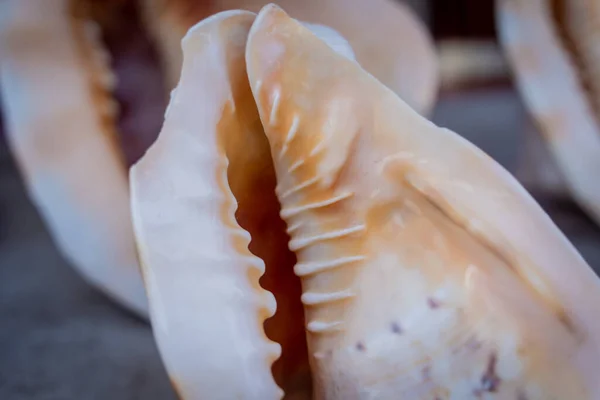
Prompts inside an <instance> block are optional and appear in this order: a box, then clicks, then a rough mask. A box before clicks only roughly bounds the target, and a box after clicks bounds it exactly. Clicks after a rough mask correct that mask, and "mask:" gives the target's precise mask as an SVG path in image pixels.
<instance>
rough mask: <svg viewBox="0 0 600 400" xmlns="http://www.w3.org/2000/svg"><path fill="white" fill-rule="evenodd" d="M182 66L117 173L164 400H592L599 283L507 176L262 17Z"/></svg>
mask: <svg viewBox="0 0 600 400" xmlns="http://www.w3.org/2000/svg"><path fill="white" fill-rule="evenodd" d="M183 54H184V61H183V69H182V72H181V79H180V82H179V84H178V86H177V88H176V89H175V91H174V93H173V97H172V99H171V102H170V105H169V108H168V110H167V113H166V115H165V123H164V126H163V129H162V131H161V133H160V136H159V138H158V140H157V142H156V143H155V144H154V145H153V146H152V147H151V148H150V150H149V151H148V152H147V154H146V155H145V156H144V157H143V158H142V159H141V161H139V162H138V164H136V165H135V166H134V167H133V168H132V170H131V185H132V210H133V214H132V215H133V220H134V226H135V233H136V238H137V242H138V247H139V251H140V257H141V261H142V265H143V267H142V269H143V271H144V275H145V278H146V279H145V282H146V283H147V289H148V294H149V298H150V309H151V316H152V317H151V319H152V322H153V326H154V331H155V334H156V338H157V341H158V344H159V348H160V351H161V354H162V356H163V357H164V360H165V363H166V366H167V369H168V370H169V372H170V374H171V376H172V378H173V380H174V383H175V385H176V387H177V388H178V390H179V393H180V395H181V397H183V398H186V399H200V398H211V399H232V398H244V399H276V398H281V396H282V394H283V393H282V391H281V389H280V388H278V386H280V387H281V388H283V390H284V391H285V394H286V395H287V396H288V398H310V396H311V393H310V392H308V393H307V392H306V391H310V390H311V389H310V386H309V385H308V382H306V383H305V379H306V376H305V375H306V370H307V365H308V366H309V367H310V373H311V375H312V382H313V388H312V397H313V398H315V399H397V398H402V399H408V400H410V399H436V398H439V399H478V398H490V399H491V398H494V399H530V400H533V399H596V398H599V396H600V382H599V381H598V379H597V366H598V362H599V361H600V321H599V320H598V318H597V316H598V315H600V281H599V280H598V278H597V277H596V276H595V275H594V273H593V272H592V271H591V269H590V268H589V266H588V265H586V263H585V262H584V260H583V259H582V258H581V257H580V255H579V254H578V253H577V252H576V250H575V249H574V248H573V246H572V245H571V244H570V243H569V242H568V241H567V240H566V238H565V237H564V235H563V234H562V233H561V232H560V231H559V230H558V228H557V227H556V226H555V225H554V224H553V223H552V221H551V220H550V218H549V217H548V215H546V214H545V213H544V211H543V210H542V209H541V208H540V207H539V206H538V205H537V204H536V203H535V202H534V200H533V199H532V198H531V197H530V196H529V195H528V194H527V192H526V191H525V190H524V189H523V188H522V187H521V186H520V185H519V184H518V183H517V181H516V180H515V179H514V178H513V177H512V176H511V175H510V174H509V173H508V172H507V171H505V170H504V169H502V168H501V167H500V166H499V165H498V164H497V163H496V162H494V161H493V160H492V159H490V158H489V157H488V156H486V155H485V154H484V153H483V152H482V151H480V150H479V149H477V148H476V147H475V146H473V145H471V144H470V143H468V142H467V141H465V140H464V139H462V138H461V137H460V136H458V135H456V134H454V133H453V132H451V131H448V130H446V129H441V128H438V127H437V126H435V125H434V124H432V123H431V122H429V121H427V120H426V119H424V118H423V117H421V116H420V115H419V114H418V113H417V112H415V111H414V110H413V109H412V108H411V107H409V106H408V105H407V104H406V103H405V102H404V101H402V100H401V99H400V98H399V97H397V96H396V95H395V94H394V93H393V92H392V91H390V90H389V89H388V88H386V87H385V86H384V85H382V84H381V83H380V82H378V81H377V80H376V79H374V78H373V77H372V76H371V75H369V74H368V73H366V72H365V71H364V70H363V69H362V68H361V67H360V66H359V65H358V64H357V63H356V62H353V61H351V60H349V59H348V58H346V57H344V56H342V55H340V54H337V53H336V52H335V51H332V49H331V47H330V46H328V45H327V44H326V43H324V42H323V41H321V40H320V39H319V38H318V37H317V36H315V35H314V34H313V33H311V32H310V31H309V30H308V29H306V28H305V27H303V26H302V25H301V24H300V23H299V22H297V21H296V20H293V19H291V18H290V17H288V15H287V14H286V13H285V12H284V11H282V10H281V9H280V8H278V7H276V6H273V5H269V6H266V7H265V8H264V9H263V10H262V11H261V12H260V14H259V15H258V16H257V17H256V18H255V16H254V14H251V13H248V12H243V11H230V12H225V13H220V14H217V15H215V16H213V17H211V18H209V19H207V20H205V21H203V22H201V23H199V24H197V25H196V26H194V27H193V28H192V29H190V31H189V32H188V34H187V35H186V37H185V38H184V40H183ZM275 195H276V198H275ZM236 202H237V209H236ZM279 204H280V205H281V206H280V205H279ZM277 214H279V215H280V216H281V218H282V219H283V220H284V221H285V224H284V223H283V222H282V221H281V220H280V219H279V218H278V215H277ZM286 232H287V234H289V235H290V237H289V242H288V237H287V236H286ZM286 242H287V246H286ZM290 250H291V251H292V252H293V253H292V252H290ZM294 263H295V265H294ZM292 270H293V271H294V273H295V275H296V276H297V277H298V279H297V280H294V277H293V276H292V275H291V271H292ZM263 272H264V276H263V278H262V279H261V280H260V282H259V277H260V276H261V275H262V274H263ZM298 280H299V281H301V292H302V293H301V295H300V293H299V292H300V286H299V285H298V282H297V281H298ZM265 289H268V290H270V291H272V292H273V295H272V294H270V293H269V292H268V291H267V290H265ZM295 296H297V297H295ZM299 300H301V301H302V304H303V307H304V315H305V317H304V316H303V315H302V314H301V313H299V310H298V307H299V306H298V305H299ZM276 303H277V304H276ZM275 311H277V312H275ZM274 313H275V316H274V317H273V318H270V317H271V316H272V315H273V314H274ZM297 330H300V332H298V331H297ZM305 335H306V336H305ZM303 340H306V344H305V345H304V344H303ZM275 342H278V343H280V345H279V344H277V343H275ZM304 346H306V347H304ZM279 356H281V358H280V359H279V360H278V361H277V362H275V364H273V368H272V369H271V366H272V363H273V362H274V361H275V360H276V359H277V358H278V357H279ZM302 357H306V359H303V358H302Z"/></svg>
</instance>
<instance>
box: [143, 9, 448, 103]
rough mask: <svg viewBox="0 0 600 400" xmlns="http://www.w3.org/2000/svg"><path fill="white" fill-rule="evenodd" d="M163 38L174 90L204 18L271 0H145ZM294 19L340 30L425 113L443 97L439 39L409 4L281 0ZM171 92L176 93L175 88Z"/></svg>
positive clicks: (364, 60) (372, 68) (150, 22)
mask: <svg viewBox="0 0 600 400" xmlns="http://www.w3.org/2000/svg"><path fill="white" fill-rule="evenodd" d="M140 3H141V5H142V9H143V11H144V13H143V14H144V16H145V20H146V23H147V26H148V28H149V30H150V31H151V32H152V33H153V34H154V36H155V37H156V39H157V42H158V45H159V46H158V47H159V49H160V52H161V54H162V58H163V63H164V66H165V71H166V75H167V84H168V86H169V88H172V87H174V86H175V85H176V83H177V82H178V80H179V73H180V71H181V63H182V61H181V57H182V53H181V48H180V46H179V42H180V40H181V38H182V37H183V36H184V34H185V33H186V32H187V30H188V29H189V28H190V27H191V26H192V25H194V24H195V23H196V22H198V21H199V20H201V19H203V18H205V17H207V16H209V15H211V14H214V13H217V12H220V11H225V10H230V9H243V10H248V11H252V12H258V11H259V10H260V9H261V8H262V7H263V6H265V5H266V4H268V3H269V2H268V1H266V0H208V1H193V0H173V1H170V0H140ZM277 3H278V4H279V5H280V6H281V7H283V8H285V9H286V10H288V12H290V13H291V14H292V15H294V18H296V19H298V20H300V21H304V22H308V23H312V24H318V25H322V26H327V27H330V28H332V29H333V30H335V31H336V32H338V33H339V34H340V35H341V36H342V37H344V38H345V39H346V40H348V42H349V43H350V46H352V49H353V50H354V53H355V54H356V59H357V60H358V62H359V63H360V64H361V66H362V67H363V68H364V69H365V70H367V71H368V72H369V73H371V74H373V75H374V76H375V77H376V78H377V79H379V80H380V81H382V82H383V83H384V84H385V85H387V86H388V87H389V88H391V89H392V90H394V91H395V92H396V93H397V94H398V95H399V96H400V97H401V98H402V99H403V100H404V101H406V102H407V103H408V104H409V105H410V106H411V107H413V108H414V109H415V110H417V111H418V112H419V113H421V114H423V115H427V114H429V113H430V112H431V111H432V109H433V106H434V105H435V101H436V98H437V94H438V87H439V80H440V77H439V71H438V61H437V54H436V50H435V47H434V44H433V39H432V37H431V35H430V34H429V32H428V31H427V28H426V27H425V26H424V24H423V23H422V22H421V21H420V20H419V19H418V17H417V16H416V15H414V13H413V12H412V11H411V10H410V8H409V7H407V6H406V5H404V4H402V3H399V2H397V1H394V0H368V1H365V0H301V1H298V0H279V1H278V2H277ZM169 90H170V89H169Z"/></svg>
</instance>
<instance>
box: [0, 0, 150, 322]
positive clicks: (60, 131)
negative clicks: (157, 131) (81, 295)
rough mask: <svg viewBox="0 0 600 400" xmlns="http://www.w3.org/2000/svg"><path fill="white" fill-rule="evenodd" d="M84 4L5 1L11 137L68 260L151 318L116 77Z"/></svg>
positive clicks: (3, 84) (1, 27)
mask: <svg viewBox="0 0 600 400" xmlns="http://www.w3.org/2000/svg"><path fill="white" fill-rule="evenodd" d="M81 4H82V3H81V2H77V1H69V0H6V1H2V2H0V18H1V20H0V41H1V47H0V52H1V54H0V88H1V89H0V90H1V92H0V93H1V95H2V96H1V97H2V105H3V111H4V113H5V121H6V128H7V140H8V143H9V147H10V149H11V151H12V153H13V155H14V157H15V159H16V162H17V164H18V167H19V168H20V171H21V173H22V175H23V178H24V180H25V184H26V186H27V190H28V192H29V195H30V197H31V200H32V201H33V202H34V204H35V205H36V207H37V209H38V211H39V212H40V214H41V215H42V217H43V219H44V220H45V222H46V225H47V227H48V229H49V231H50V233H51V235H52V237H53V239H54V240H55V242H56V244H57V246H58V247H59V249H60V250H61V251H62V253H63V255H64V256H65V258H66V259H67V260H68V261H69V262H70V263H71V264H72V265H73V267H75V268H76V269H77V270H78V271H79V272H80V273H81V274H82V275H83V277H84V278H85V279H86V280H88V281H89V282H90V283H91V284H93V285H94V286H97V287H99V288H101V289H102V290H103V291H104V292H106V293H107V294H108V295H109V296H111V297H113V298H114V299H116V300H117V301H119V302H120V303H122V304H124V305H125V306H127V307H129V308H130V309H131V310H133V311H135V312H136V313H138V314H140V315H142V316H146V315H147V303H146V297H145V289H144V285H143V283H142V281H141V274H140V271H139V266H138V261H137V252H136V247H135V242H134V237H133V229H132V226H131V218H130V210H129V193H128V189H129V188H128V183H127V174H126V165H125V163H124V159H123V156H122V154H121V151H120V148H119V143H118V138H117V135H116V132H115V130H114V126H115V122H114V116H115V113H116V110H115V105H116V103H114V102H113V101H112V99H111V98H110V95H109V91H110V89H111V87H112V83H113V81H114V79H113V75H112V73H111V72H110V69H109V67H108V65H107V64H108V59H107V57H106V55H105V52H104V50H103V49H102V48H101V47H100V46H101V44H100V42H99V40H98V39H99V38H98V32H95V30H97V29H96V28H91V30H90V28H89V27H90V26H93V25H90V24H89V23H88V22H87V21H86V20H85V19H84V18H83V17H84V15H83V9H82V8H81ZM94 32H95V33H94Z"/></svg>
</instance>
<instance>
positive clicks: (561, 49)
mask: <svg viewBox="0 0 600 400" xmlns="http://www.w3.org/2000/svg"><path fill="white" fill-rule="evenodd" d="M497 4H498V6H497V23H498V32H499V37H500V41H501V42H502V44H503V46H504V48H505V49H506V53H507V55H508V60H509V61H510V62H511V64H512V66H513V69H514V71H515V76H516V81H517V83H518V86H519V88H520V90H521V93H522V94H523V97H524V100H525V102H526V104H527V106H528V107H529V109H530V110H531V112H532V114H533V116H534V118H535V120H536V121H537V125H538V126H539V128H540V130H541V133H542V134H543V137H544V140H545V142H546V143H547V144H548V148H549V150H550V151H551V154H552V155H553V156H554V158H555V159H556V161H557V164H558V166H559V167H560V170H561V172H562V177H563V178H564V180H565V183H566V184H567V186H568V188H569V190H570V191H571V193H572V195H573V197H574V198H575V199H576V200H577V201H578V202H579V204H580V205H581V206H582V207H583V208H584V209H585V210H586V211H587V212H588V213H589V214H590V215H591V216H592V217H593V218H595V219H596V221H598V222H600V185H599V184H598V183H599V182H600V180H599V179H598V172H599V171H600V106H599V105H600V44H599V43H600V42H599V40H598V38H599V32H600V30H599V25H598V23H599V22H600V3H598V2H597V1H596V0H573V1H568V0H500V1H498V2H497Z"/></svg>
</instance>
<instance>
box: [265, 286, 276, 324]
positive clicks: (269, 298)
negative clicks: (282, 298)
mask: <svg viewBox="0 0 600 400" xmlns="http://www.w3.org/2000/svg"><path fill="white" fill-rule="evenodd" d="M265 307H266V309H267V311H268V312H269V314H268V315H269V316H268V318H271V317H272V316H273V315H275V313H276V312H277V300H276V299H275V295H274V294H273V293H271V292H269V291H268V290H266V289H265Z"/></svg>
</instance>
